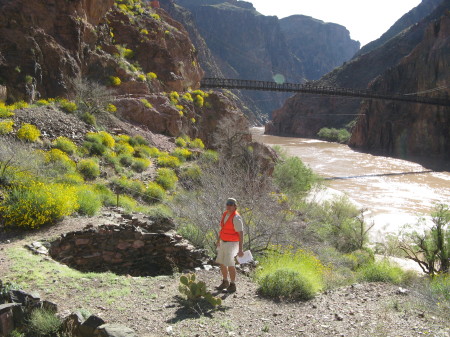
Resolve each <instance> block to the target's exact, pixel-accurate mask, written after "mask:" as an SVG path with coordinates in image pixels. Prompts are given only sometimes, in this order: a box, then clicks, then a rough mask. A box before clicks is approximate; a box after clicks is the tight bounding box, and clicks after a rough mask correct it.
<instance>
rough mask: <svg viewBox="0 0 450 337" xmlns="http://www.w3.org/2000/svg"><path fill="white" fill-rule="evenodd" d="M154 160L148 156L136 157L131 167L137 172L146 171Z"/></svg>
mask: <svg viewBox="0 0 450 337" xmlns="http://www.w3.org/2000/svg"><path fill="white" fill-rule="evenodd" d="M151 163H152V162H151V161H150V160H148V159H146V158H134V159H133V164H131V168H132V169H133V171H136V172H144V171H145V170H146V169H147V168H148V167H149V166H150V164H151Z"/></svg>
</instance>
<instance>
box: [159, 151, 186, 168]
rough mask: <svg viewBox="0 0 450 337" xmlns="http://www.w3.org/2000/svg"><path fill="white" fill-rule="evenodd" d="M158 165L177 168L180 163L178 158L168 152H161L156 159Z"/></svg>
mask: <svg viewBox="0 0 450 337" xmlns="http://www.w3.org/2000/svg"><path fill="white" fill-rule="evenodd" d="M157 162H158V165H159V166H162V167H171V168H177V167H179V166H180V165H181V162H180V159H178V158H177V157H174V156H170V155H169V154H163V155H161V156H159V157H158V159H157Z"/></svg>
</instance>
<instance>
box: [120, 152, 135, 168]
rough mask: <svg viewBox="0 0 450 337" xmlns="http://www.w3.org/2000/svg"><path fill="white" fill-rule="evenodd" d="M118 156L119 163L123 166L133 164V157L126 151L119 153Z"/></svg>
mask: <svg viewBox="0 0 450 337" xmlns="http://www.w3.org/2000/svg"><path fill="white" fill-rule="evenodd" d="M118 158H119V163H120V164H121V165H122V166H124V167H130V166H131V165H133V162H134V158H133V157H132V156H131V155H130V154H128V153H125V154H121V155H120V156H119V157H118Z"/></svg>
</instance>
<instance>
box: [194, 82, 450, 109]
mask: <svg viewBox="0 0 450 337" xmlns="http://www.w3.org/2000/svg"><path fill="white" fill-rule="evenodd" d="M201 87H202V88H221V89H247V90H263V91H283V92H301V93H305V94H318V95H329V96H348V97H360V98H370V99H381V100H390V101H401V102H411V103H421V104H430V105H438V106H450V98H449V97H429V96H419V95H400V94H386V93H378V92H374V91H369V90H355V89H348V88H338V87H323V86H314V85H311V84H298V83H283V84H278V83H275V82H267V81H252V80H239V79H227V78H204V79H203V80H202V81H201Z"/></svg>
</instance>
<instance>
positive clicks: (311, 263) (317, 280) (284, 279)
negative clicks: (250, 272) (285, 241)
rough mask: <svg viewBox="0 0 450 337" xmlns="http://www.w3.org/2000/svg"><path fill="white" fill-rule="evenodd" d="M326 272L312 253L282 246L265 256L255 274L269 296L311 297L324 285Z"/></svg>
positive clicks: (263, 291)
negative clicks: (285, 248) (291, 249)
mask: <svg viewBox="0 0 450 337" xmlns="http://www.w3.org/2000/svg"><path fill="white" fill-rule="evenodd" d="M324 272H325V267H324V266H323V265H322V263H321V262H320V261H319V260H318V259H317V258H316V257H315V256H314V255H312V254H311V253H308V252H306V251H303V250H298V251H295V252H292V251H290V250H283V249H280V248H278V249H277V250H272V251H269V252H268V254H267V255H266V256H264V257H263V258H262V259H261V261H260V267H259V269H258V270H257V271H256V273H255V278H256V281H257V283H258V285H259V291H260V292H261V293H262V294H263V295H265V296H268V297H275V298H288V299H298V300H308V299H310V298H312V297H313V296H314V295H315V294H316V293H317V292H318V291H320V290H322V289H323V288H324Z"/></svg>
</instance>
